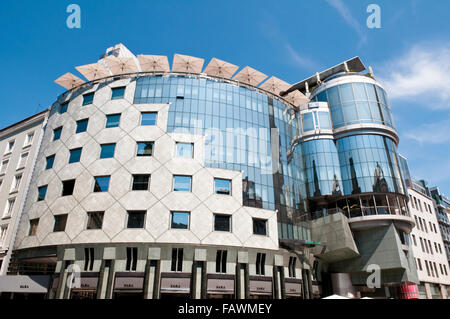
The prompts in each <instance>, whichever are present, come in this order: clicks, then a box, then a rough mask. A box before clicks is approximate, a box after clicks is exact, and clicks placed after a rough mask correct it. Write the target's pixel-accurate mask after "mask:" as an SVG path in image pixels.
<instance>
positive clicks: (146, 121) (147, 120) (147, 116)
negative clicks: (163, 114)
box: [141, 112, 158, 126]
mask: <svg viewBox="0 0 450 319" xmlns="http://www.w3.org/2000/svg"><path fill="white" fill-rule="evenodd" d="M157 114H158V113H156V112H147V113H141V116H142V118H141V125H151V126H153V125H156V117H157Z"/></svg>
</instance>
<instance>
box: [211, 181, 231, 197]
mask: <svg viewBox="0 0 450 319" xmlns="http://www.w3.org/2000/svg"><path fill="white" fill-rule="evenodd" d="M214 193H215V194H221V195H231V181H230V180H229V179H221V178H214Z"/></svg>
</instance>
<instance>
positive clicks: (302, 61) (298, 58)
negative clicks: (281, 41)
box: [285, 43, 318, 70]
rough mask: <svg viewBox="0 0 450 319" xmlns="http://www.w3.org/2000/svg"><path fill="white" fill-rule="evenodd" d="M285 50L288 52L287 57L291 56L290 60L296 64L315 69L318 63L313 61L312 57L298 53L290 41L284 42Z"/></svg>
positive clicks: (307, 68)
mask: <svg viewBox="0 0 450 319" xmlns="http://www.w3.org/2000/svg"><path fill="white" fill-rule="evenodd" d="M285 47H286V50H287V52H288V54H289V57H290V58H291V61H292V62H293V63H294V64H295V65H298V66H299V67H300V68H303V69H306V70H310V69H317V68H318V64H317V63H316V62H315V61H313V60H312V59H310V58H308V57H305V56H302V55H300V54H299V53H298V52H297V51H295V50H294V49H293V48H292V46H291V44H290V43H285Z"/></svg>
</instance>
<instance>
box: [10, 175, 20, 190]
mask: <svg viewBox="0 0 450 319" xmlns="http://www.w3.org/2000/svg"><path fill="white" fill-rule="evenodd" d="M21 181H22V174H19V175H16V176H14V181H13V183H12V185H11V191H10V192H11V193H13V192H17V191H18V190H19V187H20V182H21Z"/></svg>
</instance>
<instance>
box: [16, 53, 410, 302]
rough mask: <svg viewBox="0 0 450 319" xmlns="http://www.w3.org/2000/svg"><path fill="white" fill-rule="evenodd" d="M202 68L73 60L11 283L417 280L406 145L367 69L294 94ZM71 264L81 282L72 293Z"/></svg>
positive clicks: (107, 289)
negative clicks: (20, 279) (376, 270)
mask: <svg viewBox="0 0 450 319" xmlns="http://www.w3.org/2000/svg"><path fill="white" fill-rule="evenodd" d="M203 62H204V61H203V59H200V58H195V57H188V56H184V55H175V57H174V61H173V63H172V67H170V66H169V63H168V59H167V57H161V56H149V55H139V56H137V57H136V56H134V55H133V54H132V53H131V52H130V51H129V50H128V49H126V48H125V47H124V46H123V45H117V46H115V47H113V48H109V49H108V50H107V53H106V54H105V55H103V56H102V57H101V59H100V60H99V61H98V63H95V64H93V65H92V64H91V65H85V66H80V67H77V70H79V71H80V72H81V73H82V74H83V75H84V76H85V77H86V78H87V79H88V82H84V81H82V80H80V79H79V78H77V77H74V76H73V75H70V74H66V75H65V76H63V77H61V78H60V79H58V80H57V83H60V84H62V85H63V86H65V87H66V88H67V89H68V91H67V92H65V93H64V94H62V95H61V96H59V97H58V99H57V101H55V103H54V104H53V106H52V108H51V110H50V113H49V119H48V123H47V125H46V128H45V132H44V136H43V140H42V144H41V148H40V151H39V154H38V156H37V158H36V162H35V171H34V173H33V176H32V179H31V181H30V184H29V196H28V197H27V200H26V201H25V202H24V203H23V210H22V212H21V216H20V225H18V231H17V236H16V240H15V246H14V247H15V250H14V256H13V258H12V262H11V265H10V266H9V268H8V269H9V273H10V274H11V275H29V274H38V273H39V274H42V275H46V276H50V277H49V278H50V279H49V282H50V283H51V284H49V285H50V286H51V288H50V289H49V292H48V297H49V298H72V297H73V298H101V299H103V298H106V299H110V298H122V297H136V298H166V297H180V298H230V297H234V298H255V299H256V298H271V297H272V298H290V297H292V298H305V299H309V298H319V297H321V296H327V295H329V294H332V293H340V294H345V295H347V294H349V293H350V294H352V295H353V296H355V297H356V296H358V294H359V295H361V294H372V295H377V296H384V297H386V296H392V295H393V294H395V295H396V294H397V290H398V289H400V287H408V285H410V284H411V283H414V282H416V281H417V280H416V278H415V276H414V268H411V267H414V264H413V262H412V263H411V258H412V257H411V255H410V254H409V251H408V233H409V232H410V231H411V228H412V227H413V226H414V222H413V221H412V219H411V217H410V216H409V212H408V208H407V204H406V201H407V194H406V189H405V185H404V182H403V177H402V173H401V169H400V166H399V161H398V157H397V150H396V148H397V144H398V135H397V133H396V131H395V129H394V127H393V120H392V116H391V112H390V107H389V103H388V99H387V96H386V93H385V90H384V89H383V88H382V86H381V85H380V84H378V83H377V82H376V81H375V80H374V78H373V76H371V75H363V74H361V73H359V72H362V71H364V70H365V67H364V65H363V64H362V62H361V61H360V60H359V58H354V59H351V60H348V61H346V62H344V63H341V64H339V65H338V66H335V67H333V68H331V69H329V70H326V71H324V72H321V73H318V74H317V75H315V76H313V77H311V78H308V79H306V80H304V81H302V82H299V83H297V84H295V85H293V86H292V85H290V84H288V83H286V82H283V81H281V80H279V79H277V78H275V77H271V78H269V79H267V78H268V77H267V76H266V75H264V74H262V73H261V72H259V71H257V70H254V69H252V68H249V67H245V68H243V69H241V70H239V71H238V67H237V66H234V65H232V64H230V63H227V62H224V61H221V60H218V59H215V58H214V59H212V60H211V61H210V63H209V64H208V65H207V66H206V68H203ZM119 66H120V67H119ZM125 70H127V71H125ZM350 70H351V71H350ZM237 71H238V72H237ZM93 74H94V75H93ZM100 75H101V76H100ZM66 79H68V80H66ZM261 83H262V84H261ZM43 189H45V190H46V192H45V194H41V193H42V192H41V190H43ZM36 199H39V201H36ZM57 220H58V227H55V225H56V221H57ZM61 221H63V222H61ZM30 229H31V230H30ZM42 261H45V262H44V263H42ZM372 264H376V265H378V266H379V267H380V269H381V276H382V277H381V285H382V286H381V287H378V288H373V289H372V288H367V286H366V280H367V277H368V276H369V273H367V272H366V270H367V267H368V266H370V265H372ZM73 265H77V266H79V267H81V269H84V272H82V274H81V282H82V285H84V289H83V287H81V288H80V287H78V288H74V289H71V288H67V287H66V285H65V282H66V281H67V280H68V279H67V278H70V277H69V274H68V272H69V270H70V269H72V267H73ZM411 265H412V266H411ZM30 269H31V270H33V271H32V272H31V271H30ZM416 277H417V276H416ZM131 286H133V287H134V289H127V287H131ZM174 287H175V288H176V289H175V288H174Z"/></svg>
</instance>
